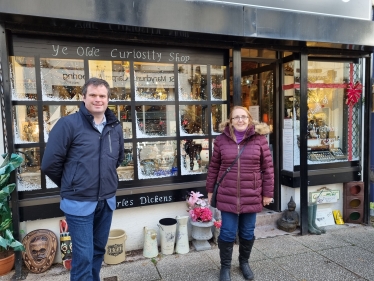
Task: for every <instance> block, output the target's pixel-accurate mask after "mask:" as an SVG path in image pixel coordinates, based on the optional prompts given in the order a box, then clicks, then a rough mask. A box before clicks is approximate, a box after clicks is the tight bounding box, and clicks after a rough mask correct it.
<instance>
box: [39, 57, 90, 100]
mask: <svg viewBox="0 0 374 281" xmlns="http://www.w3.org/2000/svg"><path fill="white" fill-rule="evenodd" d="M40 71H41V73H40V76H41V81H42V94H43V100H52V101H59V100H81V97H82V86H83V84H84V82H85V77H84V63H83V60H72V59H48V58H42V59H40Z"/></svg>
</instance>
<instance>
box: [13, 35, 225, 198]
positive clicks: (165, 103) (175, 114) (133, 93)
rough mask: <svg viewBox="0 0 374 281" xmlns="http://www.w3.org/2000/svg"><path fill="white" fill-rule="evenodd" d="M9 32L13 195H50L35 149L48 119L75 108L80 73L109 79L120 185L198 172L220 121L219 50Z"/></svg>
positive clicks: (194, 176)
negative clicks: (19, 161)
mask: <svg viewBox="0 0 374 281" xmlns="http://www.w3.org/2000/svg"><path fill="white" fill-rule="evenodd" d="M13 39H14V42H13V45H12V47H13V48H14V49H13V52H12V54H14V55H13V56H11V57H9V65H10V74H11V77H10V78H11V90H12V107H13V108H12V111H13V124H14V130H13V131H14V136H13V137H14V143H15V148H16V152H17V153H19V154H20V155H22V157H23V158H24V159H25V162H24V163H25V164H24V165H23V166H22V167H21V168H20V169H19V171H18V175H17V180H18V191H21V193H20V197H21V198H33V197H40V196H41V197H42V196H46V194H47V193H43V190H46V189H47V190H48V191H49V192H48V195H53V194H56V195H57V194H58V193H59V190H58V188H57V186H56V185H55V184H54V183H53V182H52V181H51V180H50V179H49V178H48V177H46V176H45V175H43V173H41V171H40V163H41V160H42V158H41V157H42V155H43V152H44V149H45V146H46V145H47V143H48V135H49V133H50V131H51V130H52V129H53V126H54V125H55V124H56V122H57V121H58V120H59V119H60V118H63V117H64V116H67V115H70V114H74V113H76V112H78V111H79V106H80V104H81V100H82V86H83V84H84V82H85V81H86V80H87V79H88V78H89V77H99V78H102V79H105V80H107V81H108V83H109V85H110V88H111V95H110V98H109V109H111V110H112V111H113V112H114V114H115V115H116V116H117V118H118V120H120V122H121V125H122V128H123V137H124V141H125V144H124V146H125V159H124V161H123V163H122V164H121V165H120V167H118V169H117V171H118V179H119V188H127V187H141V186H148V187H149V186H152V185H155V184H159V185H162V184H165V183H172V182H175V181H178V182H181V183H182V182H189V181H194V180H204V179H205V175H206V173H207V168H208V163H209V159H210V157H211V153H212V145H213V141H214V138H215V137H216V135H218V134H219V124H220V123H221V122H222V121H224V120H226V119H227V117H228V110H227V109H228V100H227V96H228V95H227V83H226V81H227V79H228V73H227V69H228V67H227V62H226V61H225V58H226V53H225V51H222V50H199V49H192V50H191V49H175V48H174V49H173V48H160V47H154V46H128V45H115V44H114V45H113V44H110V45H108V44H98V43H97V42H79V43H78V42H70V41H63V40H60V39H52V38H51V39H50V40H48V41H43V40H36V39H33V40H31V39H30V38H23V37H18V36H14V38H13ZM93 46H94V47H93Z"/></svg>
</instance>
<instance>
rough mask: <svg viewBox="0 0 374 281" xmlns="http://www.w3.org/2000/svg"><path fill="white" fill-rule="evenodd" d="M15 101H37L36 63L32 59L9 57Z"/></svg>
mask: <svg viewBox="0 0 374 281" xmlns="http://www.w3.org/2000/svg"><path fill="white" fill-rule="evenodd" d="M9 63H10V67H9V69H10V85H11V91H12V99H13V100H36V99H37V97H36V75H35V61H34V58H32V57H9Z"/></svg>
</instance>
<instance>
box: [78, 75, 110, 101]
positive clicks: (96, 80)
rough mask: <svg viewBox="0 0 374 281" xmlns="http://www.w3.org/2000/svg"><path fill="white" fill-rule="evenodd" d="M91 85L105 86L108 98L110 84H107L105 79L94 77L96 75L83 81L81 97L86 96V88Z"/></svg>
mask: <svg viewBox="0 0 374 281" xmlns="http://www.w3.org/2000/svg"><path fill="white" fill-rule="evenodd" d="M91 85H92V86H94V87H98V86H105V88H106V89H107V91H108V99H109V97H110V86H109V84H108V82H107V81H105V80H103V79H100V78H96V77H92V78H90V79H88V80H87V81H86V83H84V85H83V87H82V95H83V97H86V94H87V88H88V86H91Z"/></svg>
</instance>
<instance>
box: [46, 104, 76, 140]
mask: <svg viewBox="0 0 374 281" xmlns="http://www.w3.org/2000/svg"><path fill="white" fill-rule="evenodd" d="M78 111H79V106H78V105H44V106H43V118H44V120H43V122H44V141H45V142H48V136H49V132H50V131H51V130H52V128H53V126H54V125H55V124H56V122H57V121H58V120H59V119H60V118H61V117H64V116H67V115H70V114H73V113H76V112H78Z"/></svg>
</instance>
